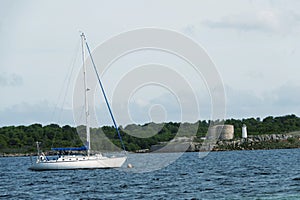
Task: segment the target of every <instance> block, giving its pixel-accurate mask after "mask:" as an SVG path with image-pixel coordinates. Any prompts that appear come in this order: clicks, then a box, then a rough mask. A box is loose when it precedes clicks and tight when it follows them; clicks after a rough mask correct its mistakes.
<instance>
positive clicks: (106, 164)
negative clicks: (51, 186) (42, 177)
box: [29, 156, 127, 171]
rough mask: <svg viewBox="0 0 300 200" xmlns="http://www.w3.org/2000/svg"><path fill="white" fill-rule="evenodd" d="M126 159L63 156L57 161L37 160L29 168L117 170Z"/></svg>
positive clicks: (40, 169)
mask: <svg viewBox="0 0 300 200" xmlns="http://www.w3.org/2000/svg"><path fill="white" fill-rule="evenodd" d="M126 159H127V157H104V156H100V157H99V156H90V157H82V156H65V157H61V158H58V159H57V160H44V161H40V160H38V161H37V162H36V163H33V164H32V166H31V167H30V168H29V169H31V170H36V171H43V170H66V169H101V168H119V167H121V166H122V165H123V164H124V162H125V161H126Z"/></svg>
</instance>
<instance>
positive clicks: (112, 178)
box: [0, 149, 300, 199]
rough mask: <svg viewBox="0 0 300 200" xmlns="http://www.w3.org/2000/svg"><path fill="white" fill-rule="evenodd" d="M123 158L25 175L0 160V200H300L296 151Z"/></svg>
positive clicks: (15, 160)
mask: <svg viewBox="0 0 300 200" xmlns="http://www.w3.org/2000/svg"><path fill="white" fill-rule="evenodd" d="M174 155H175V156H174ZM128 157H129V159H128V161H127V163H125V164H124V166H123V167H122V168H121V169H119V170H116V169H97V170H62V171H43V172H35V171H30V170H28V169H27V168H28V167H29V166H30V158H29V157H7V158H0V198H3V199H300V149H284V150H258V151H227V152H211V153H209V154H208V155H207V156H205V157H204V158H200V157H199V154H198V153H184V154H182V155H179V156H178V154H172V153H170V154H169V153H162V154H159V153H155V154H129V155H128ZM172 157H174V158H176V159H175V161H174V162H169V161H168V162H169V163H168V164H165V163H164V161H165V160H168V159H169V158H172ZM155 160H156V161H155ZM159 161H161V162H162V163H164V164H162V165H159V166H158V167H157V165H158V164H159ZM129 162H130V164H132V165H133V168H131V169H130V168H127V164H128V163H129ZM155 165H156V166H155Z"/></svg>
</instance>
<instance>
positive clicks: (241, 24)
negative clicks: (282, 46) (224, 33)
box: [202, 10, 300, 33]
mask: <svg viewBox="0 0 300 200" xmlns="http://www.w3.org/2000/svg"><path fill="white" fill-rule="evenodd" d="M299 18H300V17H299V15H298V14H296V13H294V12H287V11H280V12H279V11H276V10H261V11H257V12H252V13H241V14H237V15H229V16H225V17H222V18H221V19H219V20H204V21H203V22H202V24H204V25H205V26H207V27H209V28H212V29H232V30H238V31H262V32H280V33H288V32H290V31H292V29H293V27H294V26H295V24H298V23H299Z"/></svg>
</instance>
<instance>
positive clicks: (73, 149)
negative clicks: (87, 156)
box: [51, 146, 88, 151]
mask: <svg viewBox="0 0 300 200" xmlns="http://www.w3.org/2000/svg"><path fill="white" fill-rule="evenodd" d="M51 150H52V151H86V150H88V149H87V148H86V146H82V147H65V148H64V147H59V148H51Z"/></svg>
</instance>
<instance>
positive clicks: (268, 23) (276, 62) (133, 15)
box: [0, 0, 300, 126]
mask: <svg viewBox="0 0 300 200" xmlns="http://www.w3.org/2000/svg"><path fill="white" fill-rule="evenodd" d="M143 27H158V28H165V29H171V30H175V31H178V32H180V33H182V34H185V35H187V36H188V37H191V38H192V39H193V40H195V41H196V42H198V43H199V44H200V45H201V46H202V47H204V49H205V50H206V51H207V53H208V54H209V56H210V58H211V59H212V60H213V62H214V63H215V65H216V68H217V70H218V71H219V73H220V76H221V77H222V80H223V83H224V87H225V92H226V116H225V118H248V117H260V118H264V117H266V116H269V115H273V116H280V115H286V114H292V113H293V114H296V115H298V116H299V115H300V104H299V102H300V81H299V75H300V67H299V60H300V49H299V47H300V39H299V35H300V1H296V0H289V1H284V0H281V1H280V0H248V1H247V0H243V1H241V0H227V1H217V0H207V1H198V0H197V1H174V0H170V1H141V0H136V1H98V0H97V1H79V0H77V1H76V0H70V1H67V0H66V1H58V0H57V1H55V0H54V1H32V0H27V1H23V0H14V1H11V0H1V1H0V35H1V37H0V44H1V45H0V91H1V98H0V99H1V100H0V102H1V104H0V126H6V125H19V124H24V125H27V124H31V123H42V124H49V123H51V122H55V123H59V124H71V125H73V124H74V122H73V117H72V113H71V111H72V90H73V87H74V86H73V83H74V80H75V79H74V78H71V79H70V86H69V89H70V92H69V93H68V94H67V95H66V100H65V103H64V104H63V105H60V104H61V102H63V99H64V92H61V91H63V89H62V88H64V87H66V85H68V84H66V83H68V81H69V78H68V76H67V75H68V74H70V71H72V70H73V71H72V72H73V73H72V74H75V76H76V74H77V73H78V72H79V70H80V65H78V66H77V67H73V68H72V67H70V66H73V65H72V63H73V61H74V59H75V58H74V57H75V55H77V54H76V52H77V51H76V50H77V49H78V43H79V39H80V38H79V33H78V31H79V30H83V31H84V32H85V33H86V35H87V36H88V41H89V44H90V46H91V48H92V49H94V48H96V47H97V45H99V44H100V43H102V42H103V41H105V40H107V39H109V38H111V37H112V36H114V35H117V34H119V33H121V32H124V31H128V30H132V29H137V28H143ZM153 57H155V55H153ZM159 58H161V59H164V58H165V56H163V55H161V56H157V57H156V58H155V59H156V60H155V62H157V59H159ZM166 59H170V58H166ZM129 60H130V59H129ZM133 60H134V58H131V61H133ZM75 61H76V60H75ZM128 62H129V61H128V60H127V61H124V63H123V64H125V63H127V64H128ZM145 62H146V63H148V62H150V60H147V59H146V61H145ZM162 62H163V63H164V62H165V61H162ZM75 63H79V61H78V62H77V61H76V62H75ZM138 63H139V62H138ZM139 64H141V63H139ZM117 66H118V65H116V66H115V67H116V68H117ZM115 71H117V70H115ZM113 72H114V70H112V73H110V74H108V75H107V77H106V78H104V82H105V81H106V82H107V83H109V80H110V79H113V76H114V73H113ZM106 82H105V83H106ZM108 85H109V84H108ZM199 87H200V86H199ZM107 89H108V90H109V89H110V87H109V86H107ZM148 89H149V91H151V90H153V88H148ZM149 94H155V91H152V92H149ZM187 95H188V94H187ZM205 95H206V96H208V95H207V94H204V96H205ZM199 96H201V95H199ZM99 98H100V95H99ZM134 98H135V102H134V104H131V105H130V112H131V114H132V118H133V121H134V122H136V123H144V122H147V121H149V119H148V118H147V117H145V113H147V114H148V111H147V109H148V108H149V106H150V107H151V105H150V104H151V103H152V104H154V105H159V104H162V105H167V107H166V108H164V109H165V110H164V111H165V112H167V113H161V112H162V110H160V109H159V108H160V107H158V109H157V112H158V113H159V114H161V115H163V116H164V118H162V119H161V118H159V117H158V118H157V121H159V120H164V121H170V120H180V119H179V118H178V110H179V109H178V107H176V106H178V105H177V104H176V103H174V104H173V103H168V102H167V103H166V101H167V100H170V102H175V101H176V99H175V100H174V99H173V100H172V97H170V96H168V94H164V92H163V91H160V95H156V96H155V95H154V96H153V97H149V96H147V97H145V96H143V95H141V94H138V93H137V94H136V95H135V97H134ZM187 98H188V97H187ZM149 99H150V100H151V101H150V100H149ZM204 99H207V98H204ZM141 102H142V103H141ZM164 102H165V103H164ZM100 104H101V103H100ZM146 104H147V105H146ZM200 104H201V103H200ZM207 104H209V99H207V102H204V103H203V104H201V105H202V106H203V107H204V108H203V109H200V110H201V112H203V113H201V114H200V117H199V118H201V119H209V116H210V109H205V106H206V105H207ZM56 106H57V107H59V109H57V108H55V107H56ZM152 106H153V105H152ZM99 107H100V108H101V106H99ZM154 107H155V106H154ZM208 107H209V105H208ZM61 109H62V110H61ZM96 109H98V107H97V106H96ZM143 109H146V110H145V111H143ZM100 110H101V109H100ZM99 112H100V111H99ZM114 112H115V115H117V114H118V110H114ZM151 112H154V114H155V109H154V110H152V111H151ZM152 114H153V113H152ZM99 115H102V114H99ZM100 118H101V117H100ZM154 118H155V117H154ZM119 119H120V121H119V122H118V123H119V124H126V123H128V121H122V120H121V118H119ZM100 121H101V120H100ZM99 123H100V125H101V124H109V122H108V119H106V118H105V119H104V118H103V120H102V122H99Z"/></svg>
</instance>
